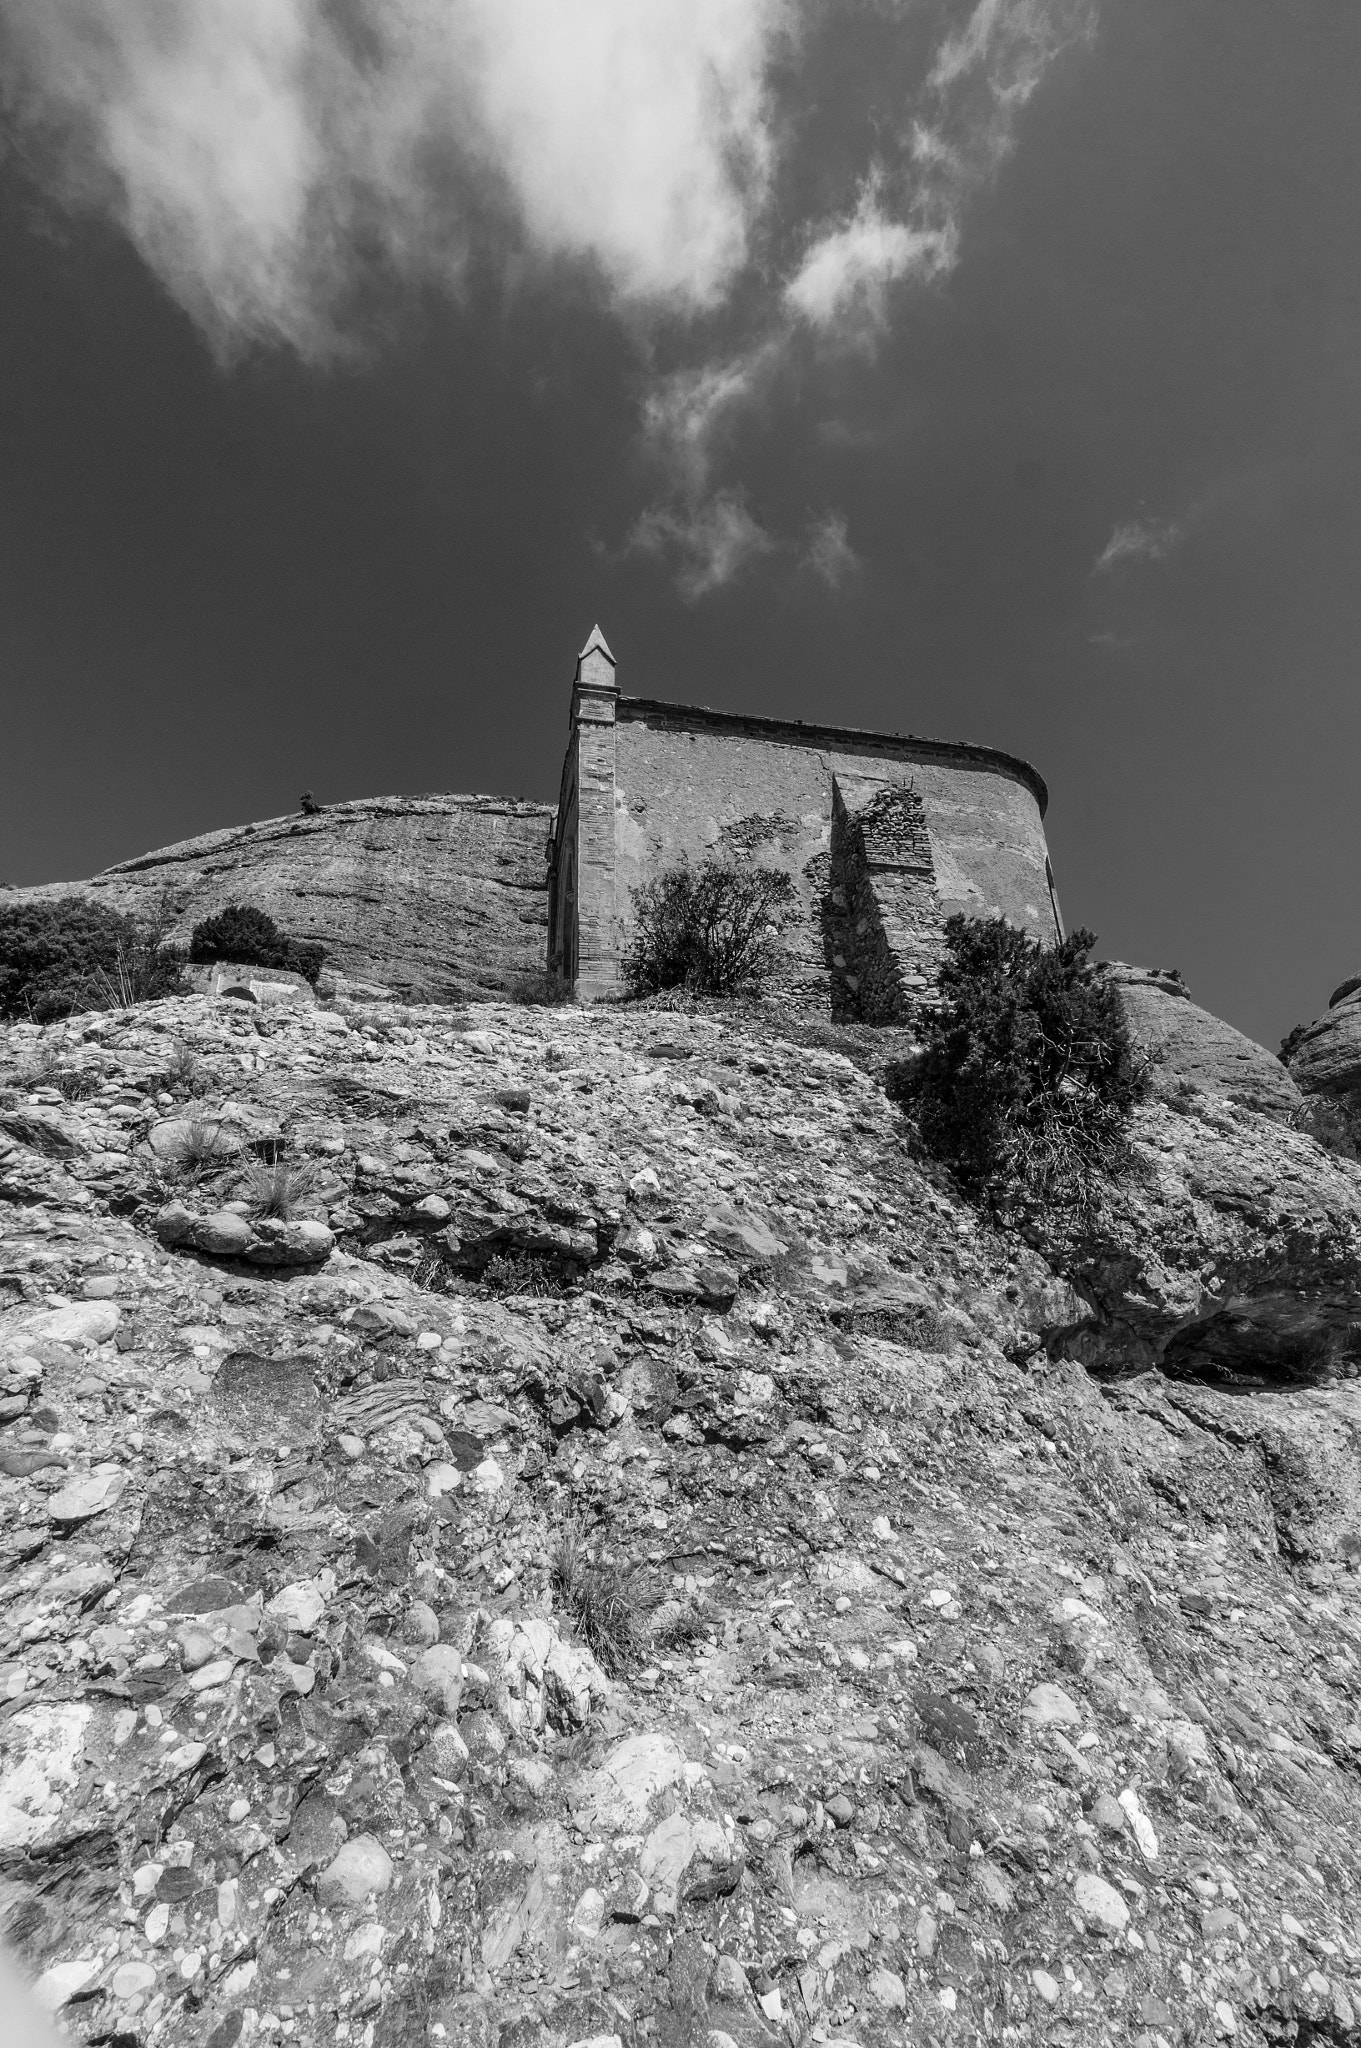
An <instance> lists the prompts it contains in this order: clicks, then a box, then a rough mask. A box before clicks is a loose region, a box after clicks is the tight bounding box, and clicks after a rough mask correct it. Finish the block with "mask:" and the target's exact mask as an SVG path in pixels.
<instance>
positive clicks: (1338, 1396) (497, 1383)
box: [0, 996, 1361, 2048]
mask: <svg viewBox="0 0 1361 2048" xmlns="http://www.w3.org/2000/svg"><path fill="white" fill-rule="evenodd" d="M786 1032H788V1033H789V1034H790V1035H785V1034H786ZM867 1037H868V1034H865V1035H863V1036H862V1037H860V1038H856V1037H854V1036H851V1035H849V1034H848V1035H845V1036H844V1037H840V1038H833V1035H832V1034H831V1033H830V1031H829V1030H828V1029H827V1028H826V1027H808V1028H807V1029H805V1030H804V1032H803V1037H802V1040H800V1039H799V1037H798V1035H797V1031H796V1029H795V1027H793V1026H790V1025H789V1024H787V1022H786V1021H785V1020H784V1019H781V1020H780V1023H779V1024H778V1025H772V1026H771V1027H770V1028H769V1029H767V1030H765V1031H761V1030H759V1029H757V1028H756V1027H755V1026H754V1025H753V1024H752V1022H751V1021H750V1019H748V1020H747V1021H744V1022H741V1023H734V1022H732V1021H731V1020H729V1019H725V1018H724V1017H723V1016H721V1015H714V1016H686V1015H672V1014H664V1013H660V1012H659V1013H649V1012H647V1011H644V1010H637V1009H635V1010H627V1009H625V1010H614V1009H607V1010H601V1011H598V1012H581V1011H572V1010H569V1011H552V1012H548V1011H540V1010H525V1009H518V1008H514V1007H497V1006H494V1005H491V1004H479V1005H477V1006H476V1007H475V1008H470V1009H468V1010H466V1011H463V1012H458V1011H452V1010H450V1009H449V1008H447V1007H444V1008H431V1007H422V1006H402V1005H397V1004H391V1003H388V1004H383V1003H372V1004H365V1003H360V1002H353V1001H350V1002H341V1003H337V1004H333V1005H330V1006H328V1005H326V1004H324V1003H323V1004H320V1005H316V1004H300V1005H298V1006H297V1007H296V1008H293V1007H289V1006H287V1005H281V1006H280V1007H279V1008H278V1009H274V1010H268V1011H267V1010H263V1009H259V1008H255V1007H252V1006H249V1005H246V1004H242V1003H240V1002H236V1001H232V1000H217V1001H214V1000H213V999H211V998H209V997H207V996H196V997H193V998H189V999H184V1000H182V1001H177V1002H171V1003H161V1004H155V1005H149V1006H146V1007H145V1008H143V1009H141V1010H138V1011H134V1012H128V1013H121V1014H115V1015H103V1016H99V1017H94V1018H84V1019H80V1018H77V1019H73V1020H71V1022H70V1023H69V1024H66V1025H62V1026H54V1027H51V1028H49V1029H48V1030H47V1031H45V1032H42V1033H40V1032H38V1031H37V1030H36V1029H35V1028H33V1027H29V1026H12V1027H8V1028H7V1029H5V1030H4V1031H3V1033H0V1569H3V1573H4V1585H5V1592H6V1600H5V1602H4V1603H3V1605H2V1606H0V1933H2V1934H3V1936H4V1939H5V1940H6V1941H7V1942H8V1943H9V1944H10V1945H11V1946H12V1948H13V1949H14V1950H15V1951H16V1952H17V1954H18V1956H19V1959H20V1960H21V1962H22V1965H23V1967H24V1969H25V1971H26V1972H27V1973H28V1975H29V1976H30V1978H31V1979H33V1980H35V1981H36V1988H37V1993H38V1996H39V1997H40V1999H41V2000H42V2002H43V2003H44V2004H45V2005H46V2006H48V2007H49V2009H53V2010H57V2011H59V2012H60V2015H61V2018H62V2022H63V2024H64V2026H65V2027H66V2029H67V2031H68V2033H69V2034H70V2035H71V2036H72V2037H73V2038H75V2039H77V2040H80V2041H84V2042H88V2043H90V2044H94V2043H96V2042H103V2043H108V2042H119V2043H129V2044H131V2043H139V2044H140V2043H144V2042H145V2043H162V2042H163V2043H167V2044H175V2048H179V2044H181V2043H183V2044H184V2048H204V2044H209V2043H211V2044H214V2048H232V2044H235V2043H237V2042H240V2043H243V2044H245V2048H257V2044H263V2043H277V2042H280V2041H285V2040H287V2041H297V2042H300V2043H304V2042H305V2043H311V2042H314V2041H316V2042H326V2043H328V2044H329V2043H331V2042H339V2043H341V2044H342V2048H346V2044H348V2048H415V2044H417V2043H429V2044H430V2048H512V2044H515V2048H518V2044H521V2043H523V2044H529V2043H531V2042H541V2041H542V2042H549V2043H554V2044H558V2048H586V2044H594V2048H645V2044H647V2048H657V2044H672V2048H683V2044H690V2043H696V2044H724V2043H726V2042H729V2041H730V2042H733V2043H736V2044H738V2048H758V2044H760V2048H779V2044H781V2043H785V2044H788V2043H791V2042H807V2041H817V2040H825V2041H828V2042H833V2041H842V2042H851V2041H854V2042H857V2043H860V2044H861V2048H898V2044H900V2043H902V2042H904V2041H923V2042H928V2041H929V2042H933V2043H936V2044H938V2048H965V2044H969V2048H972V2044H974V2043H977V2042H991V2041H995V2042H999V2043H1008V2044H1014V2048H1032V2044H1034V2048H1039V2044H1040V2043H1054V2042H1064V2043H1067V2044H1078V2048H1107V2044H1110V2043H1113V2042H1126V2043H1130V2044H1136V2043H1137V2044H1140V2048H1159V2044H1165V2043H1178V2044H1187V2048H1189V2044H1192V2043H1201V2042H1204V2043H1210V2042H1214V2041H1219V2040H1232V2039H1237V2040H1240V2041H1244V2042H1248V2043H1254V2044H1264V2043H1268V2042H1270V2043H1289V2042H1295V2043H1305V2042H1316V2043H1323V2042H1328V2043H1331V2044H1333V2048H1338V2044H1342V2048H1346V2044H1352V2048H1356V2044H1358V2043H1361V1940H1359V1939H1358V1929H1357V1923H1356V1918H1355V1899H1356V1896H1357V1893H1358V1888H1359V1887H1361V1852H1359V1851H1358V1844H1357V1837H1356V1827H1355V1813H1356V1795H1355V1786H1356V1773H1357V1770H1358V1768H1361V1718H1359V1717H1358V1707H1357V1702H1358V1698H1359V1697H1361V1616H1359V1615H1358V1587H1359V1586H1361V1579H1358V1576H1357V1572H1356V1566H1357V1563H1358V1560H1361V1449H1359V1448H1358V1446H1361V1390H1359V1389H1358V1385H1357V1382H1356V1381H1355V1380H1354V1379H1353V1378H1352V1374H1353V1373H1354V1372H1355V1371H1356V1369H1357V1368H1356V1363H1355V1361H1354V1359H1353V1357H1352V1356H1351V1353H1350V1351H1349V1349H1348V1346H1347V1344H1346V1342H1345V1341H1343V1332H1344V1331H1345V1329H1346V1326H1347V1323H1348V1319H1349V1318H1350V1317H1351V1316H1353V1315H1356V1314H1358V1311H1361V1171H1358V1170H1357V1169H1355V1168H1353V1167H1351V1166H1349V1165H1347V1164H1346V1163H1343V1162H1338V1161H1335V1160H1330V1159H1329V1158H1328V1157H1327V1156H1326V1155H1325V1154H1324V1153H1322V1152H1321V1151H1320V1150H1319V1148H1318V1147H1317V1146H1315V1145H1314V1144H1313V1143H1312V1141H1311V1140H1309V1139H1308V1138H1307V1137H1304V1136H1301V1135H1299V1134H1297V1133H1294V1132H1290V1131H1285V1130H1283V1129H1282V1128H1281V1127H1280V1125H1279V1124H1278V1123H1276V1122H1274V1121H1272V1120H1271V1119H1269V1118H1267V1117H1264V1116H1262V1115H1260V1114H1258V1113H1257V1112H1255V1111H1253V1110H1251V1109H1249V1108H1246V1107H1243V1106H1241V1105H1239V1104H1236V1103H1233V1102H1230V1101H1227V1100H1224V1099H1220V1098H1217V1097H1216V1096H1214V1095H1213V1094H1210V1093H1207V1092H1206V1091H1204V1090H1197V1091H1195V1092H1194V1095H1193V1096H1188V1097H1187V1098H1186V1101H1185V1103H1184V1104H1183V1106H1182V1107H1181V1108H1178V1107H1176V1106H1175V1105H1173V1104H1171V1103H1155V1104H1154V1105H1153V1106H1152V1107H1150V1108H1148V1109H1146V1110H1144V1111H1143V1112H1141V1114H1140V1118H1139V1122H1138V1129H1137V1134H1136V1149H1137V1151H1138V1154H1139V1160H1140V1170H1139V1172H1138V1173H1137V1174H1136V1175H1135V1176H1133V1177H1132V1178H1131V1180H1130V1181H1129V1182H1128V1183H1127V1184H1126V1186H1125V1187H1124V1188H1122V1189H1120V1190H1110V1191H1108V1194H1107V1197H1106V1199H1105V1201H1104V1203H1103V1206H1102V1208H1101V1210H1100V1212H1099V1214H1098V1215H1097V1217H1096V1218H1095V1220H1094V1222H1093V1224H1092V1227H1091V1228H1090V1229H1089V1230H1087V1231H1084V1232H1083V1233H1081V1234H1077V1233H1073V1234H1071V1235H1068V1236H1065V1235H1064V1233H1063V1232H1061V1231H1060V1230H1059V1229H1058V1228H1057V1227H1054V1226H1047V1227H1046V1229H1045V1231H1037V1232H1036V1233H1035V1237H1036V1242H1034V1243H1031V1242H1024V1241H1022V1240H1021V1239H1020V1238H1019V1237H1017V1236H1014V1235H1010V1234H1004V1233H1001V1232H999V1231H997V1230H995V1229H993V1228H992V1227H991V1226H990V1225H989V1224H988V1223H987V1222H986V1221H985V1220H983V1219H982V1218H980V1217H979V1216H977V1215H976V1214H974V1213H973V1212H971V1211H970V1210H968V1209H966V1208H964V1207H963V1206H962V1205H960V1204H959V1203H958V1202H957V1201H956V1200H955V1199H954V1198H953V1197H952V1195H951V1193H950V1191H949V1188H948V1186H947V1185H946V1184H945V1183H944V1182H943V1180H942V1179H941V1178H940V1177H939V1176H938V1175H936V1174H934V1173H928V1172H927V1171H925V1170H923V1168H922V1167H921V1165H920V1164H919V1163H918V1162H917V1161H916V1160H915V1158H914V1156H913V1153H912V1151H911V1148H910V1146H909V1145H908V1143H907V1142H906V1138H905V1132H904V1127H903V1125H902V1123H901V1122H900V1120H899V1118H898V1116H897V1113H896V1112H895V1111H894V1110H893V1109H892V1108H891V1106H890V1105H889V1103H888V1102H887V1101H886V1099H885V1097H884V1095H883V1093H882V1092H881V1090H880V1088H879V1087H878V1085H877V1083H876V1080H875V1078H874V1075H873V1074H872V1073H871V1072H869V1071H866V1070H865V1069H864V1068H863V1067H862V1066H861V1065H859V1064H856V1063H855V1062H854V1061H853V1060H852V1059H851V1058H850V1057H848V1056H847V1053H846V1051H844V1050H841V1049H838V1048H839V1047H848V1048H850V1050H851V1051H856V1052H857V1053H858V1051H859V1048H861V1047H862V1046H863V1045H864V1044H865V1043H866V1041H867ZM270 1176H273V1178H269V1177H270ZM271 1203H272V1204H273V1206H274V1207H275V1208H276V1210H277V1208H278V1207H279V1206H281V1205H282V1206H284V1207H286V1208H288V1209H289V1210H290V1214H289V1216H288V1217H287V1218H285V1217H282V1216H278V1215H277V1214H276V1215H275V1216H274V1217H273V1219H271V1218H270V1217H269V1216H268V1214H267V1209H268V1207H269V1205H270V1204H271ZM1330 1224H1331V1228H1330ZM289 1233H292V1235H291V1236H290V1235H289ZM261 1247H264V1252H263V1255H262V1252H261ZM290 1247H291V1249H292V1254H293V1262H292V1263H289V1262H288V1257H287V1255H288V1253H289V1251H290ZM276 1255H277V1256H276ZM262 1256H263V1258H264V1260H265V1262H264V1263H262ZM1291 1318H1294V1319H1295V1320H1296V1322H1298V1323H1300V1324H1301V1326H1303V1325H1307V1326H1308V1333H1309V1338H1308V1343H1307V1344H1305V1346H1304V1350H1305V1351H1307V1352H1309V1356H1308V1357H1307V1358H1302V1357H1301V1356H1299V1355H1296V1354H1293V1353H1292V1355H1291V1357H1290V1359H1286V1358H1285V1355H1284V1351H1282V1352H1281V1353H1280V1355H1279V1356H1278V1357H1276V1358H1275V1360H1274V1362H1273V1361H1271V1360H1267V1359H1265V1358H1263V1356H1261V1355H1260V1352H1259V1355H1258V1360H1257V1369H1256V1373H1255V1377H1256V1379H1257V1380H1258V1381H1259V1383H1260V1384H1259V1385H1258V1386H1257V1387H1255V1388H1251V1387H1247V1386H1245V1384H1244V1376H1243V1375H1242V1374H1241V1373H1240V1374H1239V1375H1238V1377H1237V1379H1236V1380H1235V1379H1232V1378H1230V1373H1231V1372H1233V1370H1234V1367H1233V1365H1232V1364H1231V1363H1229V1362H1226V1354H1225V1351H1224V1347H1223V1343H1222V1342H1221V1334H1220V1333H1222V1332H1223V1331H1224V1330H1228V1331H1229V1332H1230V1333H1232V1332H1233V1330H1234V1329H1235V1327H1236V1325H1237V1324H1238V1323H1242V1322H1246V1323H1250V1324H1255V1326H1256V1327H1258V1328H1263V1327H1266V1326H1267V1325H1270V1326H1271V1327H1273V1328H1280V1327H1283V1326H1284V1324H1285V1322H1287V1321H1289V1320H1290V1319H1291ZM1321 1332H1327V1333H1331V1335H1330V1341H1329V1342H1327V1343H1322V1342H1320V1343H1319V1344H1317V1345H1314V1341H1313V1340H1314V1337H1315V1336H1317V1335H1319V1333H1321ZM1332 1338H1335V1339H1336V1341H1331V1339H1332ZM1310 1346H1313V1348H1312V1350H1311V1349H1310ZM1178 1347H1179V1348H1178ZM1084 1358H1086V1359H1088V1360H1089V1361H1090V1364H1092V1365H1095V1366H1097V1367H1099V1369H1100V1372H1099V1376H1098V1375H1096V1374H1094V1373H1093V1372H1092V1371H1090V1370H1089V1369H1088V1367H1087V1365H1086V1364H1084V1363H1083V1362H1082V1360H1083V1359H1084ZM1239 1362H1240V1363H1241V1357H1240V1360H1239ZM1287 1365H1288V1366H1289V1368H1290V1369H1289V1370H1286V1369H1285V1367H1286V1366H1287ZM1163 1366H1171V1367H1173V1368H1174V1372H1168V1371H1164V1370H1162V1369H1155V1368H1161V1367H1163Z"/></svg>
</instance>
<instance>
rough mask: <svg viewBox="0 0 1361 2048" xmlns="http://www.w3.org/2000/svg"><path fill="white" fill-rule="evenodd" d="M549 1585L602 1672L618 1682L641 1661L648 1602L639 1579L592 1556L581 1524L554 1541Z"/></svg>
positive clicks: (634, 1573)
mask: <svg viewBox="0 0 1361 2048" xmlns="http://www.w3.org/2000/svg"><path fill="white" fill-rule="evenodd" d="M548 1583H549V1586H550V1588H551V1590H552V1594H553V1598H554V1600H555V1601H556V1603H557V1605H558V1606H559V1607H560V1608H561V1610H562V1612H563V1613H564V1614H565V1615H566V1616H567V1618H568V1620H569V1621H570V1622H571V1624H572V1626H573V1628H574V1629H575V1630H576V1632H577V1634H578V1635H579V1636H580V1637H581V1639H582V1641H583V1642H584V1643H585V1644H586V1646H587V1648H588V1649H589V1650H590V1652H591V1654H592V1656H593V1657H594V1658H595V1660H596V1662H597V1663H598V1664H599V1665H600V1666H601V1668H602V1670H604V1671H607V1672H608V1673H609V1674H610V1676H611V1677H612V1678H621V1677H623V1676H624V1674H625V1673H626V1672H628V1671H631V1670H633V1669H635V1668H636V1667H637V1666H638V1665H639V1664H640V1663H642V1662H643V1661H644V1658H645V1656H646V1653H647V1648H648V1625H647V1605H648V1602H647V1591H646V1584H645V1581H644V1577H643V1574H642V1572H641V1571H639V1570H638V1569H637V1568H636V1567H635V1568H633V1569H629V1568H627V1567H625V1566H624V1565H622V1564H619V1563H617V1562H607V1561H606V1560H604V1559H603V1558H595V1557H593V1556H592V1555H591V1550H590V1545H589V1544H588V1542H587V1540H586V1532H585V1530H584V1529H583V1528H582V1526H581V1524H580V1522H569V1523H568V1524H567V1526H566V1528H565V1529H564V1530H563V1531H562V1533H561V1535H560V1536H559V1538H558V1543H557V1548H556V1549H555V1551H554V1553H553V1558H552V1563H551V1564H550V1566H549V1575H548Z"/></svg>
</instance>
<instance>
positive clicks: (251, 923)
mask: <svg viewBox="0 0 1361 2048" xmlns="http://www.w3.org/2000/svg"><path fill="white" fill-rule="evenodd" d="M189 958H190V959H191V960H192V961H194V962H195V963H196V964H197V965H200V966H211V965H212V964H213V963H214V962H215V961H218V960H230V961H232V962H233V963H234V964H237V965H240V966H243V967H278V968H282V969H283V970H284V971H285V973H291V974H301V975H302V977H303V979H304V980H305V981H310V982H315V981H316V979H317V977H318V975H319V974H320V973H321V970H322V967H323V965H324V963H325V960H326V948H325V947H324V946H319V945H316V944H315V943H314V942H313V941H311V940H306V939H290V938H288V937H287V936H286V935H285V934H284V933H283V932H281V931H280V930H279V927H278V925H277V924H275V922H274V919H273V918H272V917H271V916H270V915H269V913H268V911H265V910H260V909H259V908H258V907H257V906H256V905H255V904H253V903H229V904H228V905H227V906H226V908H225V909H224V910H219V911H217V912H216V913H215V914H214V915H213V916H212V917H205V918H204V919H202V921H201V922H200V923H198V924H196V925H195V926H194V930H193V934H192V936H191V938H190V941H189Z"/></svg>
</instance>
